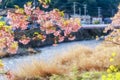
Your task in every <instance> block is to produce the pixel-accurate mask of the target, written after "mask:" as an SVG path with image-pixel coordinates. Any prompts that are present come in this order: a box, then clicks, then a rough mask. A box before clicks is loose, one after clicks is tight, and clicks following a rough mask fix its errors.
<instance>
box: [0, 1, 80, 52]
mask: <svg viewBox="0 0 120 80" xmlns="http://www.w3.org/2000/svg"><path fill="white" fill-rule="evenodd" d="M39 1H40V3H41V4H42V6H43V7H44V8H47V7H48V4H49V2H50V0H39ZM63 16H64V13H63V12H62V11H60V10H58V9H53V10H52V11H49V12H45V11H43V10H41V9H40V8H39V7H36V8H33V7H32V2H28V3H27V4H25V5H24V9H23V8H19V6H15V11H8V14H7V18H8V19H9V25H10V26H7V25H6V24H5V23H4V22H1V23H0V24H1V25H0V31H1V33H0V45H1V46H2V47H0V49H1V50H7V52H9V53H16V51H17V49H18V42H20V43H22V44H25V45H26V44H28V43H29V42H30V41H31V40H35V39H39V40H41V41H42V42H44V41H45V40H46V38H47V37H48V36H47V35H53V36H54V37H53V40H54V44H53V45H56V44H57V43H58V42H62V41H64V39H65V38H68V39H69V40H74V39H75V36H74V35H72V34H71V33H73V32H77V31H78V30H79V29H80V20H79V19H78V18H70V19H65V18H64V17H63ZM31 22H32V23H33V24H34V23H37V24H39V26H38V27H39V29H40V32H34V34H33V35H34V36H32V37H30V36H26V35H25V34H24V35H22V36H21V37H20V39H19V41H15V39H14V32H15V31H16V30H19V31H25V30H26V29H27V28H28V24H29V23H31ZM32 27H33V28H34V27H36V26H35V25H33V26H32Z"/></svg>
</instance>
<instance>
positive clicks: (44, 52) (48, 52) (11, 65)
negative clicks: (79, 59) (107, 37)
mask: <svg viewBox="0 0 120 80" xmlns="http://www.w3.org/2000/svg"><path fill="white" fill-rule="evenodd" d="M101 42H102V41H96V40H88V41H76V42H68V43H61V44H58V46H56V47H54V46H49V47H44V48H38V49H40V50H41V53H40V54H39V53H38V54H34V55H28V56H20V57H12V58H4V59H2V60H3V63H4V65H5V66H4V68H5V70H15V69H16V68H17V67H19V66H18V64H22V62H28V63H30V62H31V58H35V59H38V60H41V59H42V60H45V61H47V60H48V61H49V60H50V59H52V58H54V57H55V55H57V54H58V53H59V55H60V52H61V54H62V52H64V51H66V50H67V49H69V48H70V47H71V46H73V45H76V44H77V45H78V44H79V45H84V46H87V47H91V48H95V47H96V46H97V45H99V44H100V43H101ZM0 80H6V79H5V77H3V76H1V77H0Z"/></svg>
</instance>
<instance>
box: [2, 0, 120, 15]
mask: <svg viewBox="0 0 120 80" xmlns="http://www.w3.org/2000/svg"><path fill="white" fill-rule="evenodd" d="M28 1H34V0H3V1H2V3H1V4H0V7H1V8H5V7H14V5H19V6H20V7H23V4H25V3H26V2H28ZM35 1H36V5H39V3H38V0H35ZM74 2H76V13H79V8H81V11H82V14H83V12H84V9H83V5H84V4H87V14H89V15H91V16H97V13H98V12H97V11H98V7H101V13H102V16H103V17H110V16H113V15H114V14H115V13H116V12H117V6H118V4H119V2H120V0H51V3H50V7H49V8H48V9H53V8H58V9H60V10H63V11H64V12H66V13H69V14H72V13H73V3H74Z"/></svg>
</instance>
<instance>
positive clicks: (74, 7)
mask: <svg viewBox="0 0 120 80" xmlns="http://www.w3.org/2000/svg"><path fill="white" fill-rule="evenodd" d="M73 10H74V16H75V14H76V2H74V3H73Z"/></svg>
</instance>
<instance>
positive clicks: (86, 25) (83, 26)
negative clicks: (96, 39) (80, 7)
mask: <svg viewBox="0 0 120 80" xmlns="http://www.w3.org/2000/svg"><path fill="white" fill-rule="evenodd" d="M108 25H109V24H83V25H82V27H81V28H84V29H94V28H105V27H107V26H108Z"/></svg>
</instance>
